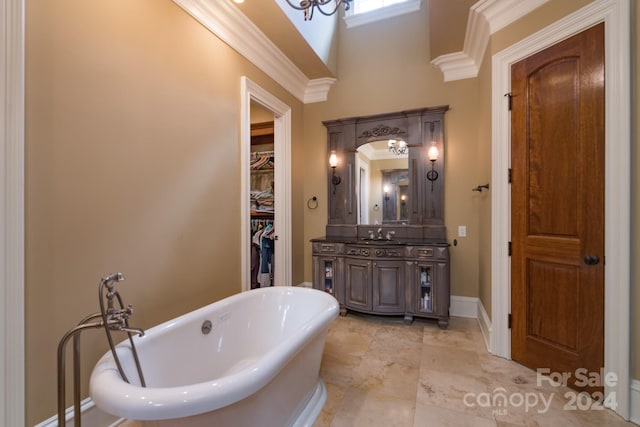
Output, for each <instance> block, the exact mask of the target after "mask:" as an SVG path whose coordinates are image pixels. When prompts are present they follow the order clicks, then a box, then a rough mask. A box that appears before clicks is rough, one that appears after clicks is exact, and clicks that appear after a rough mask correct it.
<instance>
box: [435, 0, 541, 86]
mask: <svg viewBox="0 0 640 427" xmlns="http://www.w3.org/2000/svg"><path fill="white" fill-rule="evenodd" d="M547 1H549V0H480V1H479V2H477V3H476V4H474V5H473V6H471V9H470V11H469V18H468V19H467V31H466V33H465V37H464V46H463V48H462V51H461V52H456V53H449V54H446V55H440V56H438V57H437V58H435V59H434V60H433V61H431V64H433V65H434V66H436V67H438V68H440V71H442V73H443V74H444V81H445V82H448V81H453V80H462V79H468V78H473V77H477V76H478V71H479V70H480V66H481V65H482V58H483V57H484V53H485V51H486V50H487V46H488V45H489V38H490V37H491V34H493V33H495V32H497V31H499V30H501V29H502V28H504V27H506V26H507V25H509V24H511V23H512V22H514V21H516V20H518V19H520V18H521V17H523V16H525V15H526V14H528V13H529V12H531V11H532V10H534V9H536V8H538V7H540V6H541V5H543V4H544V3H546V2H547Z"/></svg>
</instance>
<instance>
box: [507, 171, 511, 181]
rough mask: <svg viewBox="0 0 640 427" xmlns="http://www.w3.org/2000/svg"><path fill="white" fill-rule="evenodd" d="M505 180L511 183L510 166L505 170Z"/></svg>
mask: <svg viewBox="0 0 640 427" xmlns="http://www.w3.org/2000/svg"><path fill="white" fill-rule="evenodd" d="M507 181H508V182H509V184H511V168H509V170H508V171H507Z"/></svg>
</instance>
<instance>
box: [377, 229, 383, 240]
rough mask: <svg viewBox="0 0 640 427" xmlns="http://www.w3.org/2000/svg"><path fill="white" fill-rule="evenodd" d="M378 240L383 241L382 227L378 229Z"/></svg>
mask: <svg viewBox="0 0 640 427" xmlns="http://www.w3.org/2000/svg"><path fill="white" fill-rule="evenodd" d="M378 240H382V227H380V228H378Z"/></svg>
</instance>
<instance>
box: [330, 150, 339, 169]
mask: <svg viewBox="0 0 640 427" xmlns="http://www.w3.org/2000/svg"><path fill="white" fill-rule="evenodd" d="M329 166H331V167H332V168H335V167H336V166H338V156H336V153H331V155H330V156H329Z"/></svg>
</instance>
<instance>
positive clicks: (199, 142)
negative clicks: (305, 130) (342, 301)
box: [25, 0, 304, 425]
mask: <svg viewBox="0 0 640 427" xmlns="http://www.w3.org/2000/svg"><path fill="white" fill-rule="evenodd" d="M242 75H247V76H249V78H251V79H252V80H253V81H255V82H256V83H257V84H259V85H261V86H262V87H264V88H265V89H266V90H268V91H270V92H271V93H272V94H273V95H274V96H276V97H278V98H279V99H280V100H282V101H283V102H284V103H286V104H288V105H289V106H291V107H292V119H293V130H292V136H293V147H292V157H293V161H294V167H293V179H292V183H293V184H292V185H293V194H292V203H293V206H294V207H295V208H294V212H293V219H292V225H293V242H294V245H293V254H294V260H293V261H294V262H293V265H294V266H295V268H294V271H293V279H294V283H298V282H301V281H302V280H303V267H302V265H303V262H302V252H303V248H302V245H303V237H304V236H303V234H302V213H301V209H300V208H299V206H302V205H303V203H304V201H303V200H302V198H301V197H302V196H301V195H302V191H303V190H302V179H301V175H300V174H301V173H302V172H301V171H302V166H301V165H300V161H301V156H302V150H301V147H300V144H299V141H300V140H301V135H302V124H301V123H302V122H301V120H302V104H301V103H300V102H298V101H297V100H296V99H295V98H293V97H291V95H289V94H288V93H287V92H285V91H284V90H283V89H281V88H280V87H279V86H278V85H276V84H275V83H274V82H272V81H271V80H270V79H268V78H267V77H266V76H265V75H264V74H263V73H261V72H259V71H258V70H257V69H256V68H255V67H254V66H252V65H251V64H249V63H248V62H247V61H246V60H244V59H242V58H241V57H240V56H239V55H238V54H237V53H236V52H235V51H233V50H232V49H230V48H228V47H227V46H226V45H225V44H223V43H222V42H221V41H220V40H219V39H217V38H216V37H215V36H214V35H213V34H211V33H210V32H208V31H207V30H205V29H204V28H203V27H202V26H201V25H199V24H197V23H196V22H195V21H194V20H193V18H191V17H190V16H188V15H187V14H186V13H185V12H183V11H182V10H181V9H180V8H178V7H177V6H176V5H175V4H174V3H173V2H172V1H171V0H136V1H130V0H91V1H73V0H56V1H55V2H52V1H49V0H31V1H28V2H27V10H26V153H25V154H26V295H25V297H26V368H27V372H26V389H27V391H26V402H27V407H26V420H27V424H28V425H34V424H36V423H38V422H40V421H43V420H44V419H46V418H48V417H50V416H52V415H54V414H55V412H56V403H55V402H56V346H57V343H58V340H59V339H60V338H61V337H62V335H63V334H64V333H65V332H66V331H67V330H69V329H70V328H72V327H73V326H74V325H75V324H77V322H78V321H80V319H81V318H83V317H84V316H85V315H87V314H90V313H93V312H95V311H97V310H98V300H97V284H98V281H99V279H100V277H101V276H103V275H106V274H107V273H110V272H114V271H122V272H124V274H125V276H126V278H127V280H126V281H125V282H124V283H122V284H121V285H119V289H120V291H121V292H122V295H123V298H124V300H125V302H126V303H130V304H133V305H134V306H135V314H134V316H133V318H132V320H131V324H132V325H133V326H137V327H142V328H148V327H150V326H152V325H154V324H157V323H159V322H161V321H163V320H167V319H170V318H172V317H174V316H176V315H179V314H182V313H185V312H187V311H190V310H192V309H194V308H196V307H199V306H202V305H204V304H207V303H210V302H212V301H214V300H217V299H220V298H222V297H225V296H228V295H230V294H233V293H236V292H238V291H240V286H241V284H240V272H241V268H242V266H241V265H240V245H241V242H240V236H241V227H243V226H244V224H242V223H241V218H240V217H239V214H238V213H239V209H240V186H239V180H240V166H239V161H240V158H239V129H240V117H239V116H240V77H241V76H242ZM105 351H107V346H106V340H105V338H104V333H103V332H102V331H89V332H85V333H84V334H83V361H84V362H83V377H84V379H85V380H84V381H83V384H84V387H83V393H82V395H83V397H86V396H87V391H86V384H87V379H88V376H89V373H90V370H91V368H92V366H93V365H94V364H95V362H96V361H97V358H98V357H99V356H100V355H101V354H103V353H104V352H105ZM69 388H71V387H70V385H69ZM67 402H68V405H70V404H71V403H70V402H71V400H70V397H69V398H68V400H67Z"/></svg>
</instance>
